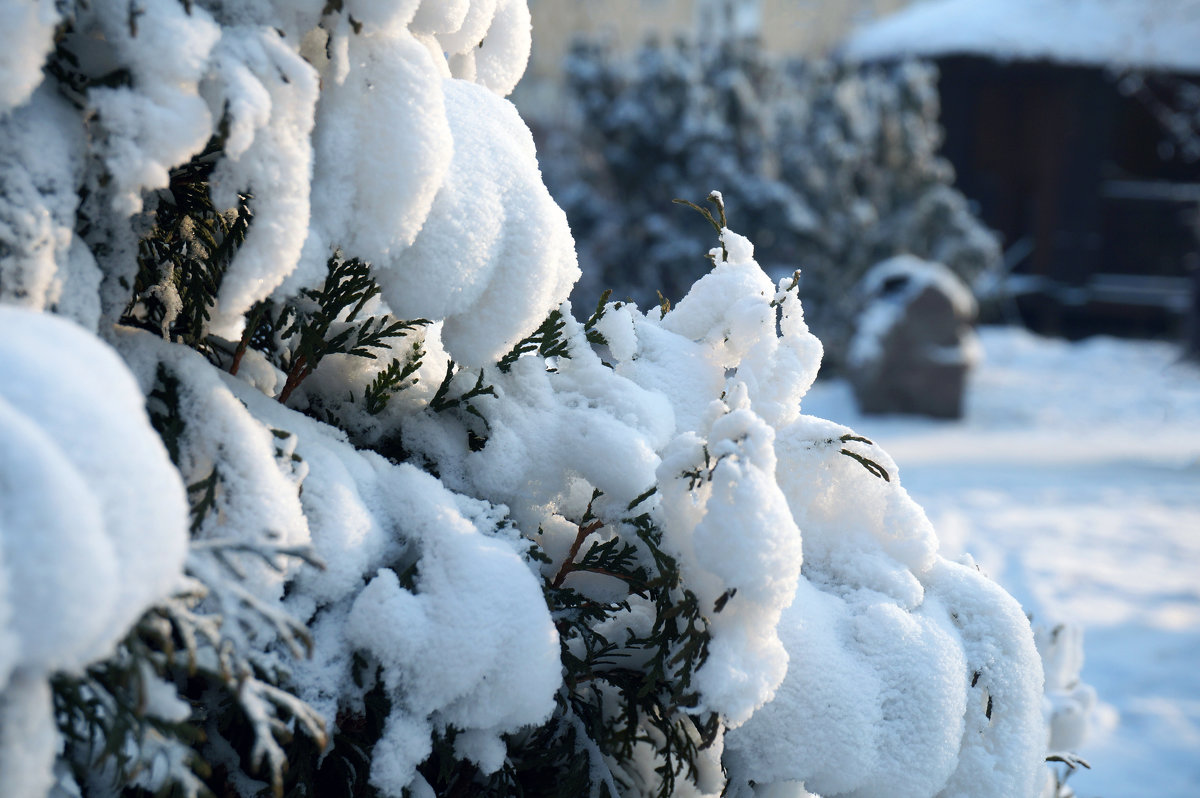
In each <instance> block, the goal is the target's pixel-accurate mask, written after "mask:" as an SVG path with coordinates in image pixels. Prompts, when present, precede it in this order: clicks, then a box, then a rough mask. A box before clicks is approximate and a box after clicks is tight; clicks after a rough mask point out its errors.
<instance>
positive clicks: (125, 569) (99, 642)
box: [0, 306, 187, 798]
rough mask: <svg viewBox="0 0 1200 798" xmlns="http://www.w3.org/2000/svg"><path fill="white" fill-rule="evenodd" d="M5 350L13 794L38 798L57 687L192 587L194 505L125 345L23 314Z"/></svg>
mask: <svg viewBox="0 0 1200 798" xmlns="http://www.w3.org/2000/svg"><path fill="white" fill-rule="evenodd" d="M0 341H3V345H2V346H0V729H4V730H5V731H4V732H2V733H0V740H2V741H3V742H2V743H0V765H2V766H3V767H0V792H3V794H5V795H14V796H19V797H21V798H24V796H36V795H39V794H44V792H45V790H46V789H47V788H48V784H47V783H45V777H46V774H48V773H49V770H50V768H49V764H50V763H51V762H52V761H53V756H54V751H55V749H56V747H57V745H58V735H57V732H56V731H55V730H54V721H53V708H52V705H51V699H50V693H49V687H48V685H47V683H46V678H47V677H48V676H49V675H50V674H51V673H52V672H55V671H76V670H79V669H81V668H83V667H84V666H86V665H88V664H90V663H92V662H94V661H96V660H97V659H100V658H102V657H104V656H107V655H108V654H110V653H111V651H112V647H113V645H114V644H115V643H116V642H117V641H118V640H119V639H120V638H121V637H123V636H124V635H125V633H126V631H127V630H128V629H129V627H130V626H131V625H132V624H133V622H134V621H136V620H137V618H138V617H139V616H140V615H141V614H142V613H143V612H144V611H145V610H146V609H147V608H148V607H149V606H150V605H151V604H153V603H154V602H156V601H158V600H160V599H162V598H164V597H165V596H166V595H167V594H168V593H169V592H170V591H171V590H172V589H173V588H175V587H177V586H178V584H179V580H180V578H181V569H182V565H183V558H184V553H185V551H186V547H187V503H186V500H185V496H184V489H183V485H182V483H181V482H180V479H179V474H178V472H177V471H176V470H175V469H174V467H173V466H172V465H171V462H170V460H169V459H168V457H167V453H166V451H165V449H164V448H163V445H162V442H161V441H160V440H159V438H158V435H157V434H156V433H155V431H154V430H153V429H152V428H151V426H150V423H149V420H148V419H147V417H146V412H145V410H144V407H143V404H144V399H143V396H142V393H141V391H140V390H138V386H137V383H136V382H135V381H134V380H133V378H132V376H131V375H130V373H129V370H128V369H127V368H126V367H125V365H124V364H123V363H122V362H121V359H120V358H119V357H118V356H117V354H116V353H115V352H113V350H112V349H111V348H109V347H108V346H106V345H105V344H103V343H101V342H100V341H99V340H97V339H96V338H95V337H94V336H93V335H91V334H90V333H88V332H87V331H85V330H83V329H81V328H79V327H78V326H76V325H74V324H72V323H70V322H68V321H64V320H62V319H58V318H55V317H53V316H50V315H46V314H41V313H35V312H32V311H28V310H22V309H18V308H13V307H9V306H0ZM81 387H84V388H85V390H86V393H84V394H83V395H82V396H81V395H80V393H79V391H80V388H81ZM16 729H21V730H22V739H20V740H17V739H15V738H13V739H10V737H12V730H16ZM8 743H11V745H9V744H8Z"/></svg>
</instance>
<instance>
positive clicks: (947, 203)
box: [547, 37, 1000, 368]
mask: <svg viewBox="0 0 1200 798" xmlns="http://www.w3.org/2000/svg"><path fill="white" fill-rule="evenodd" d="M566 70H567V76H568V81H567V88H568V92H569V94H570V97H571V99H572V101H573V104H574V106H575V114H574V116H573V117H568V118H569V119H570V120H571V121H569V122H568V123H567V124H566V126H565V129H558V130H552V131H551V133H552V135H551V136H550V138H551V141H552V146H551V147H550V148H549V150H548V151H549V152H550V154H551V159H550V161H549V162H548V166H547V177H548V181H549V184H550V187H551V190H552V192H553V193H554V195H555V197H556V198H557V199H558V200H559V201H560V203H561V204H562V205H563V207H564V208H565V209H566V211H567V215H568V217H569V218H570V220H571V227H572V230H574V232H575V235H576V239H577V241H578V243H579V253H580V260H581V262H582V263H583V265H584V279H583V280H582V281H581V282H580V288H579V290H580V291H581V292H592V293H594V292H597V291H599V290H600V289H602V288H612V289H614V291H615V292H616V295H617V296H629V297H632V298H633V299H635V300H637V301H639V302H641V303H643V304H646V303H649V302H651V301H653V300H654V298H655V292H656V291H658V290H661V291H662V292H663V293H664V294H665V295H666V297H667V298H668V299H670V300H672V301H674V300H677V299H678V298H679V297H680V296H682V295H683V294H684V293H685V292H686V290H687V287H688V286H689V285H690V284H691V283H692V281H693V280H694V279H695V278H696V277H697V276H698V271H697V269H698V267H694V266H693V267H688V266H686V265H685V264H687V263H698V262H699V260H698V256H699V255H701V254H702V252H700V251H698V248H697V247H696V245H695V244H694V243H692V242H694V241H695V240H696V238H697V233H696V231H697V227H696V226H695V224H696V223H695V220H694V219H693V218H691V216H690V215H689V214H686V213H684V212H682V211H680V210H679V209H677V208H673V207H672V206H671V205H670V202H671V200H672V199H673V198H676V197H695V196H703V195H704V194H705V193H706V192H707V191H708V189H709V188H710V187H711V186H714V185H716V186H721V187H722V189H723V190H724V193H725V196H726V198H727V199H728V201H729V205H730V208H731V209H733V210H734V211H735V215H736V218H737V219H738V220H741V222H742V224H741V226H740V229H741V230H742V231H743V232H744V233H746V234H747V235H748V236H749V237H750V238H751V239H752V240H754V241H755V243H756V245H757V247H758V252H759V260H760V262H761V263H762V264H763V267H764V269H765V270H766V271H767V272H768V274H773V275H776V274H791V273H792V272H793V271H795V270H796V269H797V268H799V269H800V270H801V275H802V278H801V283H800V294H801V297H802V298H803V299H804V301H805V302H806V304H807V306H808V309H809V321H810V323H811V324H812V326H813V330H814V331H815V332H816V333H817V335H819V336H820V337H821V339H822V341H824V343H825V349H826V361H827V365H832V366H833V367H835V368H836V367H840V366H841V365H842V364H843V362H844V357H845V350H846V347H847V346H848V343H849V336H850V334H851V326H850V324H849V320H850V319H851V317H852V313H853V311H854V310H855V308H854V306H853V302H852V300H851V299H850V297H851V296H852V294H853V288H854V286H855V284H856V283H857V282H858V281H859V279H860V278H861V277H862V275H863V274H864V273H865V272H866V270H867V269H869V268H870V267H871V266H873V265H874V264H876V263H879V262H880V261H882V260H885V259H886V258H888V257H891V256H893V255H898V254H911V255H915V256H917V257H920V258H923V259H926V260H932V261H935V262H939V263H944V264H946V265H947V266H948V267H949V268H950V269H951V270H952V271H954V272H955V273H956V274H957V275H959V276H960V277H962V278H963V279H964V280H966V281H967V282H968V283H970V282H971V281H973V280H974V279H975V278H976V277H978V276H979V275H980V274H982V273H984V272H986V271H988V270H989V269H992V268H993V267H994V266H996V265H997V264H998V262H999V256H1000V250H999V245H998V242H997V241H996V239H995V237H994V236H993V235H992V234H991V233H990V232H989V231H988V230H987V229H986V228H984V227H983V225H982V224H981V223H980V222H979V221H978V219H976V218H975V217H974V216H973V215H972V213H971V212H970V210H969V208H968V204H967V200H966V198H965V197H963V195H962V194H961V193H959V192H958V191H957V190H956V189H954V188H953V185H952V183H953V177H954V175H953V170H952V168H951V166H950V164H949V162H947V161H946V160H945V159H944V158H942V157H940V156H939V155H938V149H939V147H940V145H941V139H942V131H941V127H940V125H939V123H938V114H939V107H938V99H937V91H936V86H935V84H936V78H937V74H936V70H935V68H934V67H932V66H930V65H926V64H920V63H915V62H907V63H901V64H896V65H892V66H868V67H862V66H852V65H844V64H840V63H836V62H829V61H796V62H792V63H787V64H781V63H777V62H775V61H773V60H771V59H770V58H769V57H768V56H765V55H764V54H763V52H762V49H761V47H759V46H758V44H757V42H754V41H752V40H747V39H739V38H736V37H724V38H718V39H716V40H714V41H710V42H708V43H707V44H706V45H705V46H703V47H696V46H694V45H692V44H690V43H689V42H687V41H685V40H682V39H680V40H676V41H673V42H670V43H657V42H651V43H649V44H647V45H646V46H645V47H644V48H642V49H641V50H640V51H639V52H638V53H637V55H636V58H635V60H634V62H632V63H624V62H622V61H620V60H619V59H618V58H616V57H615V56H614V55H613V54H612V53H611V52H610V51H609V50H608V49H607V48H606V47H605V46H604V45H603V44H601V43H599V42H594V41H586V40H584V41H579V42H577V43H576V45H575V46H574V47H573V49H572V51H571V54H570V56H569V57H568V59H567V62H566ZM581 148H582V150H583V153H582V155H580V153H579V150H580V149H581Z"/></svg>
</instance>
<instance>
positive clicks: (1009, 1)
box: [843, 0, 1200, 72]
mask: <svg viewBox="0 0 1200 798" xmlns="http://www.w3.org/2000/svg"><path fill="white" fill-rule="evenodd" d="M1197 40H1200V6H1198V5H1197V4H1196V2H1195V0H930V2H924V3H915V4H913V5H912V6H911V7H909V8H905V9H903V10H901V11H898V12H896V13H895V14H892V15H891V16H888V17H884V18H883V19H881V20H879V21H878V22H874V23H871V24H869V25H866V26H865V27H863V28H862V29H861V30H859V31H858V32H857V33H855V34H853V35H852V36H851V37H850V38H849V40H848V41H847V42H846V44H845V47H844V49H843V55H844V56H845V57H846V58H848V59H850V60H852V61H873V60H878V59H884V58H896V57H903V56H918V57H938V56H947V55H984V56H989V57H992V58H998V59H1002V60H1008V59H1013V60H1042V59H1045V60H1049V61H1058V62H1061V63H1067V64H1091V65H1097V66H1105V65H1116V66H1128V67H1139V68H1144V69H1168V70H1180V71H1183V72H1200V48H1197V47H1196V41H1197Z"/></svg>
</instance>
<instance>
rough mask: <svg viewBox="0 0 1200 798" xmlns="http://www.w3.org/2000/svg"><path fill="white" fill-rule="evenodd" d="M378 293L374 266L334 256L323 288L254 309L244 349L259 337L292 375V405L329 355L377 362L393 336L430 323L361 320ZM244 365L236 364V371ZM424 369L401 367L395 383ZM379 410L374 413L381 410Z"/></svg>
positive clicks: (378, 396)
mask: <svg viewBox="0 0 1200 798" xmlns="http://www.w3.org/2000/svg"><path fill="white" fill-rule="evenodd" d="M378 295H379V285H378V284H377V283H376V282H375V280H374V278H373V277H372V276H371V270H370V266H369V265H368V264H366V263H364V262H363V261H361V260H359V259H358V258H350V259H348V260H347V259H346V258H344V257H342V255H341V254H340V253H335V254H334V255H333V256H332V257H330V259H329V263H328V271H327V272H326V276H325V282H324V284H323V285H322V286H321V288H319V289H303V290H302V291H301V296H300V297H299V298H298V299H297V300H296V301H295V302H293V303H288V304H284V305H283V306H282V307H279V308H277V309H276V308H275V305H274V303H273V302H270V301H267V302H265V303H262V305H261V306H259V307H256V308H255V309H254V310H252V311H251V314H250V318H251V320H252V321H253V322H254V324H253V325H250V324H248V325H247V327H246V332H245V334H244V335H243V339H242V343H240V344H239V347H238V348H239V350H240V351H244V350H245V347H246V346H247V345H249V344H250V343H251V342H252V341H254V340H255V337H256V336H257V337H258V340H259V341H260V342H261V344H262V345H263V348H264V350H265V353H266V354H268V356H273V357H272V358H271V359H272V360H274V362H275V364H276V365H277V366H278V367H279V368H280V369H281V370H282V371H283V372H284V374H286V375H287V381H286V382H285V383H284V386H283V389H282V390H281V391H280V394H279V401H280V402H287V400H288V399H289V398H290V397H291V395H292V392H293V391H295V390H296V388H298V387H299V386H300V383H302V382H304V380H305V379H307V378H308V377H309V376H310V375H311V374H312V373H313V372H314V371H316V369H317V367H318V366H319V365H320V364H321V361H322V360H323V359H325V358H326V357H327V356H329V355H334V354H340V355H351V356H353V357H362V358H367V359H370V360H374V359H376V357H377V355H376V351H378V350H387V349H388V348H389V347H390V344H389V343H388V342H389V341H390V340H391V339H393V338H400V337H403V336H404V335H405V334H407V333H409V332H411V331H413V330H415V329H417V328H420V327H424V326H425V325H427V324H429V320H428V319H413V320H411V321H399V320H396V319H393V318H392V317H391V316H390V315H388V314H383V315H381V316H367V317H365V318H363V319H362V320H359V318H358V316H359V314H360V313H362V312H363V310H364V309H365V308H366V307H367V303H369V302H370V301H371V300H372V299H374V298H375V297H376V296H378ZM238 364H239V361H237V360H235V363H234V367H233V369H232V370H233V371H234V373H236V371H237V368H236V367H237V365H238ZM419 366H420V358H419V356H418V357H417V358H416V365H415V366H412V367H411V369H408V371H407V374H405V375H404V377H400V376H399V375H400V373H402V372H405V370H406V368H407V367H406V366H400V367H399V371H398V372H397V374H396V375H395V376H396V379H395V382H394V383H391V384H392V385H394V386H395V387H397V388H399V387H400V386H401V384H402V383H403V381H404V380H405V379H407V378H408V377H409V376H411V375H412V373H414V372H415V371H416V369H417V368H419ZM388 379H389V378H384V381H383V382H381V383H380V385H379V386H377V387H376V388H375V391H374V394H373V396H374V398H373V400H372V401H373V406H374V407H377V408H378V410H381V409H382V405H381V404H380V403H381V402H382V404H384V405H385V404H386V400H384V399H383V396H385V395H388V396H390V394H388V393H387V392H386V388H387V386H388V385H389V383H388ZM378 410H376V411H375V412H378Z"/></svg>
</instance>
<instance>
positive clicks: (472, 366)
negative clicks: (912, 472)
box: [0, 0, 1046, 798]
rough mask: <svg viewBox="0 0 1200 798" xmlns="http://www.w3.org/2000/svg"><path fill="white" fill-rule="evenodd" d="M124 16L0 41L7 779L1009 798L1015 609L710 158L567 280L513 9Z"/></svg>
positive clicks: (0, 759) (1022, 787) (51, 21)
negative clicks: (706, 224) (920, 498)
mask: <svg viewBox="0 0 1200 798" xmlns="http://www.w3.org/2000/svg"><path fill="white" fill-rule="evenodd" d="M129 11H130V9H129V8H128V7H127V4H125V3H122V2H116V0H93V2H91V3H88V4H86V5H85V4H78V6H77V7H69V5H68V4H63V5H55V4H51V3H42V4H40V5H39V6H38V8H37V11H36V13H34V12H29V13H24V14H20V13H18V14H15V16H14V19H15V20H16V22H17V23H19V24H18V25H17V29H18V30H20V31H21V32H22V33H23V34H27V35H28V37H29V39H28V42H27V43H26V45H25V46H23V47H22V48H18V49H14V50H10V51H6V52H5V55H4V56H3V57H2V58H0V69H3V70H4V72H3V75H4V77H6V78H11V81H10V83H6V88H5V93H4V94H3V95H2V96H0V102H3V103H4V104H5V105H4V106H3V108H2V109H0V113H2V114H3V116H2V117H0V125H2V126H3V127H4V132H5V133H6V136H5V137H4V138H3V139H2V140H0V149H2V151H0V170H3V171H0V185H4V186H12V187H14V188H13V190H12V191H11V192H9V193H7V194H6V195H5V196H4V197H3V200H4V202H2V203H0V245H2V246H0V301H2V302H3V305H2V306H0V500H2V501H0V580H2V581H0V644H2V645H0V786H2V787H3V789H0V792H2V793H3V794H4V795H5V798H9V796H10V795H12V796H15V798H42V796H43V795H45V794H46V791H47V790H48V789H49V788H50V786H51V784H53V783H54V782H56V781H57V783H58V787H59V788H61V792H63V793H65V794H73V793H74V794H81V795H84V796H93V795H95V796H109V795H114V794H117V795H127V794H132V793H134V792H135V791H149V792H160V791H163V792H169V791H172V790H175V791H178V792H180V793H182V794H184V795H187V796H195V795H199V794H201V792H202V791H203V790H204V789H207V790H209V791H212V792H214V793H217V794H222V795H230V794H232V795H238V796H240V798H257V796H262V795H267V794H273V795H275V796H283V795H286V794H296V795H314V794H320V795H321V796H323V798H342V797H343V796H347V797H348V796H354V795H362V794H367V793H368V792H370V791H376V792H378V793H379V794H380V795H382V796H386V798H404V797H405V796H422V798H423V797H424V796H430V795H436V794H447V795H488V796H497V797H498V796H505V795H511V794H514V793H518V792H522V791H523V792H524V793H525V794H550V795H555V796H561V798H577V796H582V795H586V796H589V798H592V797H593V796H594V797H595V798H599V796H602V795H608V796H611V797H612V798H616V796H622V797H624V796H630V798H632V797H633V796H643V795H645V796H650V795H654V796H695V795H704V796H716V795H720V794H722V792H724V791H727V790H728V791H729V792H732V793H734V794H743V795H744V794H747V793H756V794H763V795H766V794H771V795H787V794H791V795H802V796H806V795H808V794H809V793H808V792H807V791H808V790H817V791H818V792H820V793H821V795H822V797H823V798H839V796H868V795H888V796H900V797H901V798H934V796H945V798H950V797H951V796H965V795H971V796H992V795H994V796H998V797H999V796H1003V798H1022V797H1024V796H1027V797H1028V798H1032V797H1033V796H1034V795H1036V790H1037V788H1038V786H1039V784H1040V776H1041V774H1042V756H1043V753H1044V747H1045V742H1046V730H1045V724H1044V722H1043V720H1042V715H1041V682H1042V670H1041V666H1040V662H1039V660H1038V658H1037V653H1036V650H1035V648H1034V643H1033V636H1032V632H1031V630H1030V627H1029V624H1028V622H1027V621H1026V619H1025V617H1024V615H1023V614H1022V613H1021V612H1020V609H1019V607H1017V606H1016V604H1015V602H1014V601H1013V600H1012V599H1011V597H1009V596H1008V595H1007V594H1005V593H1004V591H1003V590H1002V589H1000V588H999V587H998V586H997V585H995V584H994V583H992V582H990V581H988V580H987V579H986V578H985V577H984V576H983V575H981V574H980V573H979V572H978V571H976V570H974V569H972V568H970V567H967V566H963V565H958V564H954V563H950V562H947V561H946V560H944V559H943V558H941V557H940V556H939V555H938V553H937V540H936V537H935V535H934V533H933V530H932V528H931V526H930V525H929V522H928V520H927V519H926V518H925V516H924V514H923V512H922V511H921V510H920V508H919V507H917V506H916V505H915V504H914V503H913V502H912V501H911V499H910V498H909V497H908V495H907V494H906V493H905V492H904V490H903V488H902V487H901V485H900V481H899V472H898V469H897V467H896V464H895V463H893V462H892V461H891V459H890V458H889V457H888V456H887V455H886V454H885V453H884V452H882V451H881V450H880V449H879V448H878V447H877V446H875V445H874V444H873V443H872V442H870V441H868V440H866V439H865V438H862V437H861V436H858V435H855V434H854V433H853V432H852V431H851V430H848V429H846V428H844V427H840V426H838V425H836V424H833V423H832V422H828V421H824V420H822V419H816V418H812V417H809V416H805V415H804V414H803V413H802V408H801V405H802V401H803V399H804V396H805V394H806V392H807V391H808V390H809V388H810V387H811V385H812V384H813V381H814V379H815V377H816V373H817V370H818V369H819V367H820V362H821V356H822V348H821V344H820V342H819V341H818V340H817V339H816V338H815V337H814V336H813V335H812V334H811V333H810V332H809V330H808V327H807V325H806V323H805V321H804V315H803V310H802V308H801V305H800V301H799V298H798V295H797V281H796V280H782V281H780V282H779V283H778V284H776V283H773V282H772V281H771V280H770V279H769V278H768V277H767V276H766V275H765V274H764V272H763V270H762V269H761V268H760V267H759V265H758V263H757V262H756V261H755V259H754V250H753V246H752V245H751V243H750V241H749V240H747V239H746V238H744V237H742V236H740V235H738V234H736V233H734V232H732V231H731V230H729V229H728V227H727V224H726V219H725V216H724V211H723V207H722V203H721V198H720V196H719V195H718V194H715V193H714V194H713V195H712V196H711V197H710V200H711V201H712V202H713V203H714V204H715V205H716V206H717V209H718V212H719V218H720V221H719V222H718V221H717V220H716V218H710V220H711V221H713V224H714V226H715V227H716V228H717V231H718V236H719V244H720V246H719V247H716V248H714V249H712V250H711V252H710V253H709V254H710V257H711V259H712V262H713V268H712V270H711V271H710V272H709V273H708V274H706V275H705V276H704V277H703V278H702V279H700V280H699V281H698V282H697V283H696V284H695V285H694V286H692V288H691V290H690V291H688V292H687V295H686V296H685V297H684V298H683V300H682V301H680V302H679V303H678V305H677V306H676V307H675V308H674V309H670V308H668V307H667V306H666V305H665V304H664V306H663V307H661V308H660V307H652V308H650V309H649V310H648V311H642V310H641V309H639V308H638V307H637V306H635V305H632V304H628V303H624V302H609V301H606V300H607V297H606V298H605V299H603V300H601V302H600V303H599V304H598V305H597V306H596V308H595V310H594V312H592V313H591V314H590V315H589V316H588V317H587V318H586V319H585V320H580V319H576V318H575V317H574V315H573V312H572V308H571V306H570V304H569V303H567V302H565V301H564V300H565V298H566V296H567V293H568V292H569V290H570V287H571V284H572V282H573V281H574V280H575V279H576V278H577V277H578V268H577V265H576V260H575V254H574V248H573V243H572V240H571V236H570V232H569V229H568V227H567V223H566V219H565V216H564V215H563V213H562V211H561V210H560V209H559V208H558V207H557V206H556V205H555V204H554V203H553V201H551V199H550V197H549V194H548V192H547V191H546V189H545V187H544V185H543V184H542V181H541V176H540V173H539V172H538V167H537V161H536V154H535V152H534V148H533V142H532V137H531V136H530V134H529V132H528V130H527V129H526V128H525V126H524V124H523V122H522V121H521V119H520V118H519V116H518V115H517V114H516V112H515V110H514V109H513V107H512V106H511V105H510V104H509V103H508V102H507V101H506V100H504V99H503V95H504V94H506V93H507V92H508V91H510V90H511V88H512V86H513V84H514V83H515V82H516V80H517V79H518V78H519V77H520V74H521V72H522V70H523V68H524V63H525V60H526V59H527V57H528V47H529V29H528V28H529V15H528V10H527V8H526V6H525V3H524V2H522V0H456V2H444V0H424V1H422V2H418V1H417V0H404V1H403V2H399V3H381V2H372V1H371V0H345V2H343V3H341V4H330V3H325V2H324V0H312V1H311V2H300V3H294V4H293V3H274V2H269V1H268V0H262V1H261V2H255V3H250V4H246V5H245V6H244V7H243V5H241V4H204V3H197V4H178V3H176V2H175V1H174V0H146V2H144V3H141V4H139V5H138V8H137V13H134V14H131V13H129ZM6 13H7V12H6ZM60 14H67V16H66V17H60ZM56 41H57V42H58V44H57V46H55V44H54V42H56ZM51 47H54V48H55V49H54V50H53V51H52V52H49V54H47V51H48V48H51ZM47 58H49V59H51V60H50V62H49V63H48V64H47V68H46V69H45V70H44V71H43V70H42V69H41V67H42V62H43V61H44V60H45V59H47ZM39 74H41V75H43V78H41V81H42V82H41V84H40V85H39V78H38V75H39ZM60 94H62V95H65V96H66V97H69V98H70V99H64V97H62V96H60ZM80 198H82V201H81V202H79V201H78V200H80ZM710 217H711V214H710ZM18 306H19V307H18ZM61 316H67V317H70V318H72V319H74V320H75V321H76V322H79V324H82V325H83V326H79V324H76V323H73V322H71V321H67V320H64V319H63V318H59V317H61ZM85 669H86V670H85ZM20 729H28V730H29V734H28V735H25V736H22V735H21V734H20V733H19V730H20ZM60 743H61V744H60ZM17 761H20V762H21V763H22V764H21V767H20V768H19V769H18V768H15V767H14V766H13V765H12V764H11V763H13V762H17ZM895 774H900V775H895ZM752 785H753V786H752ZM800 785H803V786H800ZM138 794H140V792H139V793H138Z"/></svg>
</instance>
